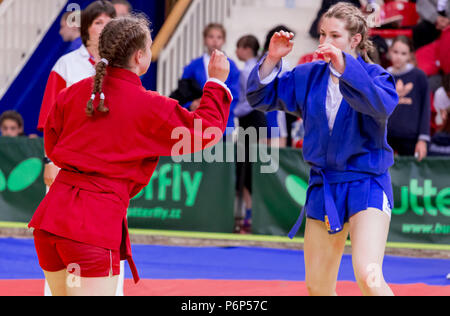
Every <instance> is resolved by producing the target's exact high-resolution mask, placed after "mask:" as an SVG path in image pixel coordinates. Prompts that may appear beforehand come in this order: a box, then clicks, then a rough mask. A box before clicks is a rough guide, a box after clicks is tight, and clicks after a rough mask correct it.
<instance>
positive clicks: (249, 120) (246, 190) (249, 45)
mask: <svg viewBox="0 0 450 316" xmlns="http://www.w3.org/2000/svg"><path fill="white" fill-rule="evenodd" d="M259 49H260V45H259V42H258V39H257V38H256V37H255V36H253V35H247V36H243V37H242V38H240V39H239V41H238V42H237V48H236V56H237V57H238V58H239V60H240V61H243V62H245V66H244V69H243V70H242V71H241V76H240V83H239V84H240V89H241V90H240V96H239V102H238V104H237V105H236V108H235V109H234V115H235V116H236V117H237V118H239V125H240V127H242V128H243V129H244V130H245V131H247V132H249V135H252V134H251V131H250V130H249V129H255V130H256V138H257V139H255V140H253V141H257V142H258V141H259V138H260V136H261V135H259V129H260V128H267V121H266V116H265V115H264V113H263V112H260V111H255V110H253V108H252V107H251V106H250V105H249V104H248V101H247V82H248V77H249V76H250V73H251V72H252V70H253V68H255V66H256V65H257V64H258V53H259ZM238 141H239V144H243V146H242V147H239V148H240V149H245V161H244V162H238V163H237V166H236V174H237V182H236V183H237V185H236V189H237V192H238V196H239V198H238V201H242V200H244V204H245V209H246V214H245V215H243V214H239V213H240V212H239V211H238V214H237V221H238V223H237V225H236V228H237V229H236V231H238V232H241V233H248V232H250V231H251V217H252V198H251V194H252V164H251V163H250V142H251V141H252V140H251V139H248V138H247V136H246V135H244V136H243V137H241V134H239V139H238ZM242 197H243V199H242ZM241 209H242V208H241V207H238V210H241ZM241 218H244V221H243V222H242V221H241Z"/></svg>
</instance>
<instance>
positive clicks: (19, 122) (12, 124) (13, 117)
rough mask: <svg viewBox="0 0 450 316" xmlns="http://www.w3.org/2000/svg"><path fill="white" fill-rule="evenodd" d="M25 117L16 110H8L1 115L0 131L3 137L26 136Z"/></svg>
mask: <svg viewBox="0 0 450 316" xmlns="http://www.w3.org/2000/svg"><path fill="white" fill-rule="evenodd" d="M23 126H24V124H23V118H22V115H20V114H19V113H18V112H16V111H6V112H4V113H3V114H2V115H0V132H1V136H3V137H19V136H24V133H23Z"/></svg>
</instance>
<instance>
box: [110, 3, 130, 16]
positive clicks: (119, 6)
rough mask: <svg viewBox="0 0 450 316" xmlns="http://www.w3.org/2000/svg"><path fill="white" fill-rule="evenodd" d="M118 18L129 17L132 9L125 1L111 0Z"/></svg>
mask: <svg viewBox="0 0 450 316" xmlns="http://www.w3.org/2000/svg"><path fill="white" fill-rule="evenodd" d="M111 3H112V4H113V6H114V8H115V9H116V14H117V16H118V17H121V16H127V15H130V14H131V12H133V7H132V6H131V4H130V3H129V2H128V1H127V0H111Z"/></svg>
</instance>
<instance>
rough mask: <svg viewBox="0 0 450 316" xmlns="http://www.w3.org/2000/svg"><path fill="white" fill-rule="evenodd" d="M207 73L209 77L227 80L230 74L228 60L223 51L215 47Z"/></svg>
mask: <svg viewBox="0 0 450 316" xmlns="http://www.w3.org/2000/svg"><path fill="white" fill-rule="evenodd" d="M208 73H209V77H210V78H215V79H218V80H220V81H222V82H225V81H227V79H228V75H229V74H230V62H229V61H228V58H227V57H226V56H225V54H224V53H222V52H220V51H218V50H217V49H216V50H215V51H214V52H213V53H212V55H211V60H210V61H209V67H208Z"/></svg>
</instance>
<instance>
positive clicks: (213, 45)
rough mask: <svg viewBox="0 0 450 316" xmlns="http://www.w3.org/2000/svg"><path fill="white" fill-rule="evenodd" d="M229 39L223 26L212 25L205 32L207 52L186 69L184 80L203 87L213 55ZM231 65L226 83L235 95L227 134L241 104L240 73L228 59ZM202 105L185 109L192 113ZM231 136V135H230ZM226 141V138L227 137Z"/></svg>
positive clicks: (185, 105) (195, 102)
mask: <svg viewBox="0 0 450 316" xmlns="http://www.w3.org/2000/svg"><path fill="white" fill-rule="evenodd" d="M226 38H227V32H226V30H225V28H224V27H223V25H221V24H216V23H211V24H209V25H208V26H206V28H205V29H204V31H203V39H204V43H205V47H206V50H207V52H206V53H205V54H204V55H203V56H201V57H199V58H197V59H194V60H193V61H192V62H191V63H190V64H189V65H188V66H186V67H185V68H184V72H183V76H182V79H194V80H195V81H196V82H197V83H198V85H199V86H200V87H203V86H204V85H205V83H206V81H207V80H208V79H209V75H208V64H209V61H210V59H211V54H212V53H213V52H214V51H215V50H219V51H222V48H223V46H224V45H225V42H226ZM228 61H229V63H230V76H229V77H228V80H227V82H226V84H227V86H228V87H229V88H230V90H231V93H232V95H233V102H232V103H231V113H230V116H229V119H228V123H227V127H228V128H227V132H229V131H230V128H231V129H232V128H234V108H235V107H236V104H237V103H238V102H239V76H240V72H239V69H238V68H237V66H236V64H235V63H234V62H233V61H232V60H231V59H229V58H228ZM199 105H200V99H197V100H195V101H193V102H188V103H186V104H184V105H183V107H185V108H188V109H189V110H191V111H195V110H196V109H197V108H198V107H199ZM230 134H231V133H230ZM225 139H226V136H225Z"/></svg>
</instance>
